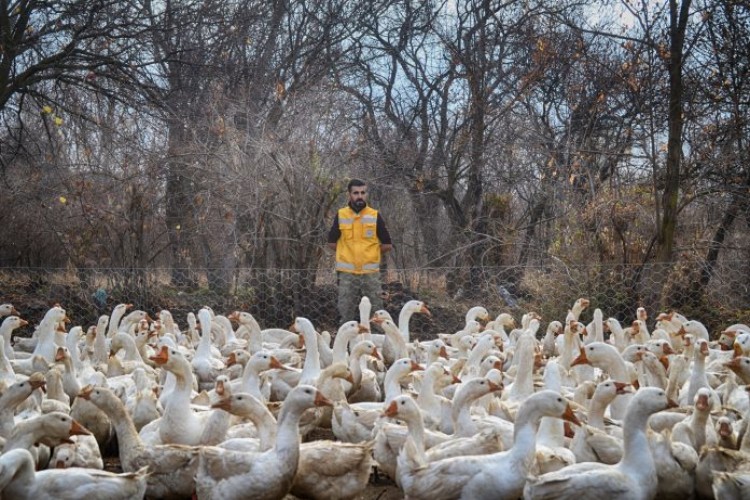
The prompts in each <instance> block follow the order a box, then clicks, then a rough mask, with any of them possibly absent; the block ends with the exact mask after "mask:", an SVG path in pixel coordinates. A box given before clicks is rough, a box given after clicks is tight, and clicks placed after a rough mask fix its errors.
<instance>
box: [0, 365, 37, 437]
mask: <svg viewBox="0 0 750 500" xmlns="http://www.w3.org/2000/svg"><path fill="white" fill-rule="evenodd" d="M46 383H47V381H46V379H45V377H44V375H42V374H41V373H39V372H36V373H33V374H32V375H31V376H30V377H29V378H28V379H26V380H21V381H19V382H16V383H15V384H13V385H11V386H10V387H8V388H7V389H6V390H5V391H4V392H3V393H2V395H0V437H2V438H7V437H8V436H10V434H11V433H12V432H13V428H14V426H15V421H14V418H13V416H14V415H15V413H16V408H17V407H18V405H20V404H21V403H22V402H24V401H25V400H26V398H28V397H29V396H31V393H33V392H34V391H35V390H37V389H43V388H44V387H45V385H46Z"/></svg>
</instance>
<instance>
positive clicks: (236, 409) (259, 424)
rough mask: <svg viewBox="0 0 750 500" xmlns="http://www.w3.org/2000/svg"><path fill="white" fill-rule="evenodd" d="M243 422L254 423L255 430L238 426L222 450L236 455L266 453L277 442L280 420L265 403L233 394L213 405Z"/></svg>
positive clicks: (222, 443)
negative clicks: (236, 452) (239, 453)
mask: <svg viewBox="0 0 750 500" xmlns="http://www.w3.org/2000/svg"><path fill="white" fill-rule="evenodd" d="M211 408H213V409H221V410H224V411H225V412H227V413H230V414H232V415H234V416H235V417H237V418H240V419H243V420H244V419H248V420H250V424H251V426H245V425H244V424H240V425H234V426H232V428H230V430H229V432H228V433H227V437H228V439H226V440H225V441H222V442H221V443H219V445H218V446H219V447H220V448H224V449H226V450H233V451H245V452H248V451H253V452H255V451H266V450H270V449H271V448H272V447H273V444H274V443H275V442H276V418H275V417H274V416H273V414H272V413H271V411H270V410H269V409H268V406H266V404H265V403H263V402H261V401H260V400H259V399H258V398H256V397H255V396H253V395H252V394H250V393H247V392H240V393H237V394H231V395H229V396H228V397H225V398H222V399H220V400H219V401H217V402H215V403H213V404H212V405H211Z"/></svg>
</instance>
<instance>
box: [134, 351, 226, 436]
mask: <svg viewBox="0 0 750 500" xmlns="http://www.w3.org/2000/svg"><path fill="white" fill-rule="evenodd" d="M151 360H152V361H154V362H156V363H157V364H159V365H160V366H161V367H162V368H164V369H166V370H168V371H169V372H170V373H172V374H173V375H174V378H175V387H174V390H173V391H172V393H171V394H170V395H169V397H168V399H167V402H166V404H165V405H164V414H163V415H162V417H161V418H159V419H157V420H154V421H153V422H151V423H149V424H148V425H146V426H144V427H143V428H142V429H141V431H140V436H141V438H142V439H144V440H146V442H147V443H148V444H184V445H198V444H200V443H201V442H202V441H201V439H202V436H203V432H204V431H205V430H206V421H207V420H208V418H209V417H210V415H211V412H201V413H196V412H194V411H193V409H192V408H191V407H190V394H191V392H192V384H193V374H192V371H191V370H190V363H189V362H188V361H187V360H186V359H185V357H184V356H183V355H182V354H181V353H180V352H179V351H178V350H177V349H175V348H170V347H168V346H166V345H163V346H162V348H161V350H160V351H159V353H158V354H157V355H156V356H153V357H152V358H151ZM209 432H210V431H209Z"/></svg>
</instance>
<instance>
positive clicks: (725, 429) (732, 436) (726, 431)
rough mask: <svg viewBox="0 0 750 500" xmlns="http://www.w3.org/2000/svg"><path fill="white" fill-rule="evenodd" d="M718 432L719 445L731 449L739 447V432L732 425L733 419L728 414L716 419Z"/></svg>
mask: <svg viewBox="0 0 750 500" xmlns="http://www.w3.org/2000/svg"><path fill="white" fill-rule="evenodd" d="M715 430H716V434H717V435H718V436H719V442H718V446H720V447H722V448H728V449H730V450H736V449H737V445H738V443H737V433H736V432H735V430H734V427H733V426H732V419H731V418H729V417H727V416H726V415H722V416H721V417H719V418H717V419H716V427H715Z"/></svg>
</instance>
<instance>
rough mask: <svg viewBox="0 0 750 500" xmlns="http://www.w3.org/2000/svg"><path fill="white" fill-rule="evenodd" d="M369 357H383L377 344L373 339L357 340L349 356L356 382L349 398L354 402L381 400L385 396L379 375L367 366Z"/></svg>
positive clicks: (350, 367)
mask: <svg viewBox="0 0 750 500" xmlns="http://www.w3.org/2000/svg"><path fill="white" fill-rule="evenodd" d="M367 358H374V359H375V360H380V359H381V357H380V353H379V352H378V348H377V346H376V345H375V344H374V343H373V342H372V341H371V340H363V341H360V342H357V343H356V344H355V345H354V349H352V353H351V355H350V356H349V370H351V372H352V378H353V379H354V383H353V384H352V387H351V389H350V392H349V394H348V396H347V399H348V400H349V401H351V402H352V403H358V402H362V401H380V400H381V399H382V398H383V394H382V391H381V389H380V385H379V384H378V380H377V375H376V374H375V372H373V371H372V370H370V369H369V368H367Z"/></svg>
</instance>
